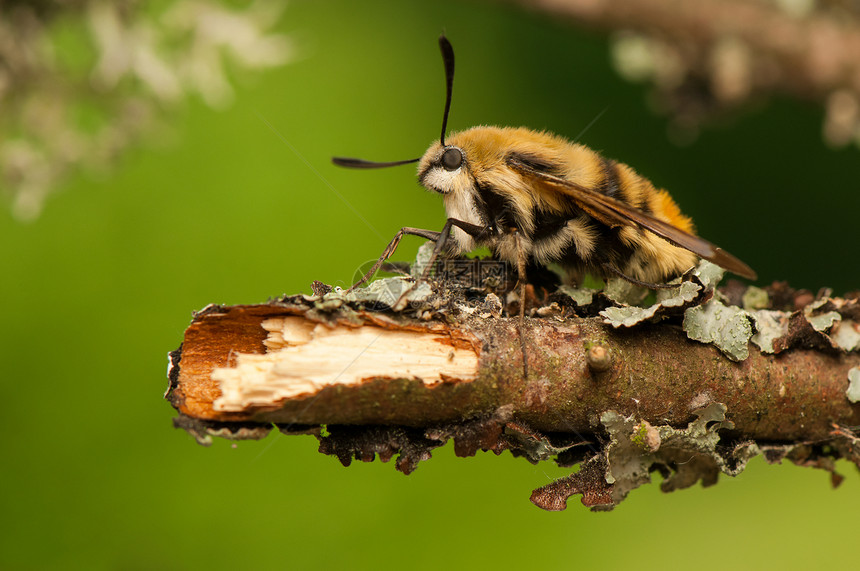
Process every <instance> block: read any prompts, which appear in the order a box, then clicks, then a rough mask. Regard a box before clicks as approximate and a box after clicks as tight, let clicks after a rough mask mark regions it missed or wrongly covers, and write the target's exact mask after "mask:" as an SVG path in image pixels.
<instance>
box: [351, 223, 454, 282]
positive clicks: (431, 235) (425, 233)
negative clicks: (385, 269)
mask: <svg viewBox="0 0 860 571" xmlns="http://www.w3.org/2000/svg"><path fill="white" fill-rule="evenodd" d="M406 234H409V235H410V236H420V237H421V238H426V239H428V240H432V241H434V242H436V243H437V246H438V243H439V237H440V235H441V234H440V233H439V232H433V231H432V230H422V229H421V228H410V227H408V226H407V227H404V228H401V229H400V231H399V232H398V233H397V234H395V236H394V238H393V239H392V240H391V242H389V243H388V246H386V247H385V250H384V251H383V252H382V255H381V256H379V259H378V260H376V263H375V264H373V267H372V268H370V270H369V271H368V272H367V273H366V274H364V276H362V278H361V279H360V280H358V281H357V282H355V283H354V284H352V287H350V288H349V289H348V290H347V293H349V292H351V291H352V290H354V289H355V288H357V287H358V286H360V285H362V284H364V283H366V282H367V280H369V279H370V278H372V277H373V274H375V273H376V271H377V270H378V269H379V267H380V266H381V265H382V264H383V262H385V260H387V259H388V258H390V257H391V255H392V254H393V253H394V251H395V250H396V249H397V246H398V245H399V244H400V241H401V240H402V239H403V236H405V235H406Z"/></svg>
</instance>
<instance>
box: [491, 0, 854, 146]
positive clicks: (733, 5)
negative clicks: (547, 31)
mask: <svg viewBox="0 0 860 571" xmlns="http://www.w3.org/2000/svg"><path fill="white" fill-rule="evenodd" d="M507 1H510V0H507ZM517 3H519V4H523V5H525V6H526V7H528V8H529V9H532V10H536V11H540V12H545V13H549V14H551V15H553V16H555V17H558V16H560V17H564V18H568V19H570V20H572V21H576V22H580V23H582V24H584V25H586V26H590V27H594V28H598V29H604V30H614V31H620V32H624V33H623V34H619V35H616V36H615V37H614V38H613V52H614V56H615V61H616V65H617V67H618V68H619V70H620V71H621V72H622V73H623V74H624V75H626V76H627V77H628V78H630V79H647V80H649V81H651V82H653V84H654V86H655V88H656V91H657V93H658V96H659V101H660V102H661V104H662V106H663V107H664V108H665V109H666V110H667V111H669V112H670V113H672V114H673V115H674V117H675V118H676V120H677V121H678V122H679V124H680V125H681V126H686V127H691V126H694V125H695V124H697V123H700V122H701V121H703V120H705V119H706V118H707V117H709V116H713V115H715V114H720V113H723V112H725V111H727V110H730V109H733V108H736V107H738V106H739V105H741V104H743V103H746V102H748V101H749V100H751V99H756V98H759V97H761V96H763V95H769V94H771V93H788V94H791V95H793V96H796V97H799V98H802V99H814V100H819V101H823V102H825V103H826V109H827V118H826V120H825V125H824V136H825V139H826V140H827V141H828V143H830V144H832V145H834V146H842V145H845V144H848V143H851V142H852V141H854V142H856V143H858V144H860V60H858V58H857V57H856V54H858V53H860V13H858V10H857V8H856V7H852V6H850V5H849V4H846V3H844V2H816V3H807V4H802V3H801V4H798V3H791V4H789V3H785V2H766V1H756V0H697V1H696V2H686V1H683V0H680V1H679V0H626V1H624V2H614V1H612V0H528V1H526V0H518V2H517Z"/></svg>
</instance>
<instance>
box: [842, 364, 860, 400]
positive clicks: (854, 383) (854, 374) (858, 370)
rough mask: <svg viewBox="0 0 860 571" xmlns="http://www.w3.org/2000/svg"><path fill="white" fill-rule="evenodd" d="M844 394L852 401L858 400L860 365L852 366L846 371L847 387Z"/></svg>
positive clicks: (859, 397) (859, 393)
mask: <svg viewBox="0 0 860 571" xmlns="http://www.w3.org/2000/svg"><path fill="white" fill-rule="evenodd" d="M845 396H847V397H848V400H850V401H851V402H853V403H857V402H860V367H853V368H852V369H850V370H849V371H848V389H847V390H846V391H845Z"/></svg>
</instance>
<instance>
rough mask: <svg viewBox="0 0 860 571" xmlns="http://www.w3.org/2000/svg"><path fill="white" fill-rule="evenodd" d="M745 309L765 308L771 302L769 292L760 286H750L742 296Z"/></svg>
mask: <svg viewBox="0 0 860 571" xmlns="http://www.w3.org/2000/svg"><path fill="white" fill-rule="evenodd" d="M741 300H742V303H743V306H744V309H746V310H747V311H755V310H757V309H764V308H766V307H767V306H768V305H769V304H770V297H769V296H768V295H767V292H766V291H765V290H763V289H761V288H759V287H755V286H749V287H748V288H747V290H746V291H745V292H744V295H743V297H742V298H741Z"/></svg>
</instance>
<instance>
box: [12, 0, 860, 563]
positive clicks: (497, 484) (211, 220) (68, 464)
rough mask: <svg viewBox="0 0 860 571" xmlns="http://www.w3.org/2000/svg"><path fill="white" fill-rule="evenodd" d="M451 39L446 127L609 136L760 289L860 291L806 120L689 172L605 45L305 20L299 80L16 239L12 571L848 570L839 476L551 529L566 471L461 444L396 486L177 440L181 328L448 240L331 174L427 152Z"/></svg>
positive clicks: (23, 228) (747, 129)
mask: <svg viewBox="0 0 860 571" xmlns="http://www.w3.org/2000/svg"><path fill="white" fill-rule="evenodd" d="M443 30H444V31H445V32H446V34H447V35H448V37H449V38H450V39H451V41H452V43H453V45H454V47H455V49H456V52H457V56H458V60H457V66H458V67H457V79H456V82H455V84H456V87H455V95H454V103H453V108H452V115H451V122H450V128H451V129H454V130H456V129H461V128H467V127H470V126H473V125H477V124H500V125H525V126H528V127H532V128H537V129H549V130H551V131H554V132H556V133H559V134H561V135H565V136H567V137H570V138H574V137H576V136H577V135H578V134H579V133H580V132H581V131H582V130H583V128H584V127H585V126H586V125H588V124H589V123H590V122H591V121H592V119H593V118H594V117H596V116H597V115H598V114H599V113H601V111H603V110H604V109H605V108H606V109H607V110H606V112H605V113H604V114H603V115H602V116H601V117H600V119H599V120H598V121H597V122H596V123H595V124H594V125H593V126H592V127H591V128H590V129H588V130H587V131H586V132H585V133H584V134H583V135H582V137H581V139H580V140H581V141H582V142H583V143H585V144H587V145H589V146H591V147H593V148H595V149H598V150H600V151H602V152H603V153H605V154H606V155H607V156H609V157H613V158H616V159H619V160H622V161H624V162H627V163H628V164H631V165H633V166H634V167H635V168H636V169H637V170H639V171H640V172H641V173H643V174H645V175H646V176H648V177H649V178H651V179H652V180H653V181H654V182H655V183H656V184H658V185H660V186H664V187H666V188H668V189H670V190H671V192H672V193H673V195H674V196H675V198H676V199H677V201H678V202H679V203H680V204H681V206H682V208H683V209H684V210H685V211H686V212H687V213H688V214H690V215H691V216H692V217H693V218H694V219H695V220H696V223H697V225H698V228H699V230H700V233H701V234H702V235H703V236H705V237H707V238H709V239H711V240H713V241H714V242H716V243H717V244H719V245H721V246H723V247H725V248H726V249H728V250H729V251H731V252H733V253H735V254H737V255H738V256H739V257H741V258H742V259H743V260H745V261H746V262H748V263H749V264H750V265H751V266H752V267H754V268H755V269H756V270H757V271H758V272H759V276H760V279H759V282H758V283H759V284H760V285H762V284H767V283H770V282H771V281H772V280H774V279H785V280H789V282H790V283H791V284H792V285H794V286H795V287H806V288H810V289H813V290H817V289H818V288H819V287H821V286H830V287H833V288H834V289H835V291H836V292H837V293H842V292H844V291H846V290H850V289H857V288H860V266H858V264H857V244H858V242H860V240H858V237H857V227H856V223H857V212H858V209H857V207H858V205H860V198H858V180H860V161H859V160H858V158H860V155H858V151H857V149H856V148H855V149H851V148H849V149H846V150H842V151H832V150H828V149H826V148H825V146H824V145H823V144H822V142H821V137H820V124H821V117H822V111H821V110H820V109H819V108H818V107H816V106H814V105H812V104H806V103H799V102H796V101H790V100H774V101H771V102H770V103H769V104H768V105H766V106H763V107H762V108H761V109H759V110H757V111H755V112H749V113H748V114H745V115H743V116H742V117H740V118H739V119H736V120H735V121H733V122H732V123H731V124H727V125H723V126H719V127H715V128H711V129H708V130H705V131H704V132H703V133H702V135H701V136H700V138H699V139H698V140H697V141H696V142H695V143H694V144H692V145H690V146H687V147H683V148H681V147H677V146H675V145H673V144H671V143H670V142H669V141H668V139H667V137H666V135H665V133H666V124H665V120H664V119H661V118H659V117H656V116H654V115H653V114H652V113H650V112H649V111H648V106H647V104H646V101H645V97H644V88H642V87H640V86H635V85H631V84H629V83H626V82H624V81H622V80H621V79H619V78H618V76H617V75H616V74H615V72H613V71H612V69H611V67H610V65H609V56H608V48H607V41H606V39H605V38H604V37H603V36H600V35H598V34H595V33H586V32H583V31H582V30H579V29H576V28H574V27H572V26H570V25H568V24H566V23H563V22H558V21H556V20H552V19H549V18H546V17H543V16H540V15H536V14H529V13H523V12H521V11H520V10H519V9H517V8H515V7H512V6H510V7H509V6H506V5H502V4H493V3H486V2H451V1H440V2H433V3H415V2H393V1H392V2H369V3H365V2H360V3H359V2H347V1H311V0H294V1H292V2H290V4H289V5H288V7H287V11H286V12H285V14H284V17H283V18H282V23H281V24H280V27H279V31H282V32H283V33H285V34H287V35H289V36H290V37H292V38H293V39H294V40H295V41H296V42H297V45H298V47H299V56H300V57H299V58H298V59H297V60H296V61H294V62H293V63H290V64H288V65H286V66H284V67H280V68H277V69H275V70H272V71H269V72H266V73H265V74H261V75H257V76H254V77H242V78H240V81H239V82H238V84H239V87H238V93H237V98H236V101H235V104H234V105H233V106H232V107H230V108H229V109H227V110H225V111H213V110H211V109H210V108H208V107H206V106H204V105H203V104H201V103H198V102H194V103H191V104H189V105H188V106H187V107H185V108H184V109H183V110H182V111H181V112H178V113H177V115H176V116H175V117H174V121H173V122H172V130H170V131H169V132H159V133H158V134H157V135H155V136H153V137H152V138H151V139H150V140H148V141H147V143H146V144H145V145H143V146H141V147H139V148H138V149H137V150H135V151H132V152H130V153H128V154H126V155H125V156H124V157H123V159H122V161H121V162H120V164H119V165H118V167H117V168H116V169H115V170H114V171H112V172H110V173H109V174H107V175H101V176H94V175H79V176H76V177H75V178H73V179H72V180H71V181H69V182H68V184H66V185H65V186H64V188H63V192H62V193H61V194H59V195H58V196H54V197H53V198H51V199H50V200H49V201H48V202H47V204H46V205H45V209H44V212H43V213H42V215H41V217H40V218H38V219H37V220H35V221H33V222H30V223H20V222H17V221H16V220H14V219H13V218H12V216H11V215H10V214H9V213H8V212H6V211H4V212H3V213H2V214H0V249H2V250H0V251H2V262H3V277H2V280H0V299H2V300H3V302H4V303H3V305H4V307H3V309H2V316H3V317H2V333H0V335H2V340H0V347H2V349H0V351H2V358H3V362H4V363H5V365H4V370H5V372H4V374H3V375H2V377H3V384H2V386H3V395H4V399H5V402H6V403H7V404H6V405H5V407H4V412H3V415H2V420H0V423H2V424H0V426H2V429H3V433H4V435H5V437H4V438H3V441H2V445H0V447H1V448H0V450H2V456H3V459H4V462H3V464H4V466H3V468H2V469H0V474H2V482H0V484H2V495H0V498H2V499H0V513H2V525H3V528H4V529H2V533H0V567H2V568H5V569H30V568H33V569H38V568H82V569H152V568H158V569H174V568H175V569H183V568H198V567H207V568H213V569H220V568H231V567H232V568H258V569H270V568H271V569H274V568H290V569H293V568H295V569H311V568H323V567H325V568H375V569H382V568H413V569H435V568H439V567H441V566H446V567H452V568H466V567H469V568H532V567H538V566H539V567H541V568H567V567H572V566H577V567H588V566H591V567H593V566H601V567H606V568H619V567H622V566H624V567H630V568H633V567H635V568H662V567H666V566H668V567H670V568H671V567H676V566H684V567H690V568H701V569H707V568H726V567H732V568H741V569H744V568H800V567H816V568H827V567H831V568H835V567H836V566H837V565H840V564H847V563H848V562H849V561H854V556H853V555H852V554H851V550H850V546H852V545H853V544H854V543H853V542H854V541H855V539H856V536H857V532H856V529H855V525H854V523H855V522H856V518H857V514H858V513H860V488H858V486H860V481H858V477H857V472H856V470H855V469H854V468H853V466H851V465H848V464H846V463H842V464H840V466H839V468H840V471H841V472H842V473H845V474H847V475H848V478H846V481H845V482H844V484H843V485H842V487H841V488H839V489H837V490H835V491H834V490H832V489H831V488H830V485H829V476H828V475H827V474H826V473H824V472H818V471H813V470H805V469H800V468H797V467H794V466H790V465H785V466H767V465H765V464H764V462H763V461H761V459H756V460H755V461H753V462H752V464H751V466H750V467H749V469H748V470H747V471H746V472H744V473H743V474H742V475H741V476H740V477H738V478H735V479H725V478H723V479H721V482H720V484H719V485H717V486H716V487H713V488H710V489H702V488H700V487H695V488H692V489H689V490H684V491H681V492H677V493H674V494H670V495H664V494H661V493H660V491H659V487H658V485H651V486H646V487H644V488H641V489H639V490H636V491H635V492H633V493H632V494H631V496H630V497H629V498H628V500H627V501H625V502H624V503H623V504H622V505H621V506H620V507H619V508H618V509H616V510H615V511H614V512H611V513H608V514H593V513H590V512H589V511H588V510H586V509H585V508H583V507H582V506H581V505H580V504H579V503H578V501H577V499H576V498H573V499H572V500H571V502H570V504H569V507H568V510H567V511H566V512H561V513H547V512H543V511H541V510H539V509H537V508H536V507H534V506H533V505H532V504H531V503H530V502H529V501H528V496H529V493H530V491H531V490H532V489H533V488H536V487H539V486H542V485H545V484H547V483H549V482H550V481H551V480H552V479H554V478H556V477H559V476H562V475H564V474H566V473H567V471H566V470H560V469H558V468H556V467H554V466H553V465H551V464H543V465H538V466H533V465H531V464H529V463H527V462H526V461H524V460H522V459H514V458H512V457H510V455H507V454H505V455H502V456H501V457H496V456H493V455H490V454H483V455H479V456H478V457H476V458H471V459H458V458H455V457H454V455H453V451H452V448H451V447H450V446H447V447H445V448H444V449H442V450H440V451H438V452H436V453H435V454H434V458H433V459H432V460H431V461H429V462H425V463H422V464H421V465H420V466H419V469H418V470H417V471H416V472H415V473H414V474H412V475H411V476H409V477H404V476H403V475H401V474H400V473H397V472H396V471H395V470H394V467H393V466H392V465H384V464H381V463H379V462H374V463H370V464H354V465H353V466H351V467H350V468H348V469H344V468H342V467H341V466H340V464H339V463H338V461H337V460H336V459H334V458H331V457H326V456H322V455H319V454H317V452H316V441H315V440H313V439H312V438H310V437H289V438H288V437H284V436H270V437H269V438H267V439H265V440H263V441H260V442H241V443H239V444H238V445H237V446H235V447H233V446H231V445H230V443H227V442H223V441H218V442H216V443H215V444H214V445H213V446H212V447H211V448H203V447H200V446H198V445H197V444H195V443H194V441H193V440H192V439H191V438H190V437H189V436H188V435H186V434H185V433H184V432H180V431H176V430H174V429H173V428H172V427H171V418H172V417H173V416H174V411H173V410H172V409H171V407H170V406H169V405H168V404H167V403H166V402H165V401H163V400H162V398H161V395H162V393H163V391H164V389H165V387H166V379H165V376H164V374H165V366H166V357H165V355H166V353H167V351H169V350H171V349H174V348H176V347H177V346H178V345H179V343H180V341H181V339H182V332H183V330H184V328H185V327H186V326H187V325H188V323H189V319H190V312H191V311H192V310H194V309H199V308H201V307H203V306H204V305H206V304H208V303H213V302H214V303H226V304H236V303H256V302H262V301H265V300H266V299H267V298H269V297H270V296H276V295H279V294H282V293H297V292H301V291H304V292H309V290H310V283H311V281H312V280H314V279H318V280H322V281H324V282H326V283H331V284H339V285H348V284H349V283H350V282H351V280H352V278H353V273H354V271H355V270H356V268H357V267H358V266H360V265H361V264H362V263H364V262H365V261H367V260H369V259H371V258H375V257H376V256H377V255H378V254H379V252H380V251H381V250H382V248H383V247H384V245H385V244H386V243H387V241H388V240H389V239H390V237H391V236H393V235H394V233H395V232H396V231H397V230H398V229H399V228H400V227H401V226H403V225H409V226H418V227H423V228H434V229H435V228H439V227H440V226H441V225H442V222H443V219H444V213H443V209H442V206H441V203H440V201H439V198H438V197H437V196H434V195H431V194H430V193H427V192H424V191H422V190H421V189H420V188H419V187H418V186H417V184H416V182H415V179H414V173H413V171H412V169H411V168H410V167H403V168H399V169H388V170H384V171H373V172H358V171H348V170H337V169H336V168H335V167H333V166H331V165H330V163H329V157H330V156H331V155H333V154H340V155H350V156H362V157H366V158H374V159H379V160H386V159H400V158H410V157H414V156H418V155H420V154H421V153H422V152H423V151H424V149H425V148H426V146H427V145H428V144H429V143H430V142H431V140H433V139H434V138H435V137H437V136H438V130H439V123H440V118H441V110H442V104H443V96H444V93H443V92H444V87H443V75H442V64H441V62H440V58H439V54H438V49H437V47H436V38H437V36H438V35H439V33H440V31H443ZM305 161H306V162H305ZM333 189H336V190H333ZM347 203H348V204H347ZM349 205H351V207H350V206H349ZM354 211H357V212H358V213H360V216H358V215H357V214H356V213H355V212H354ZM418 243H419V241H418V240H407V241H405V242H404V246H403V248H401V250H400V251H399V253H398V257H399V258H401V259H407V260H408V259H410V258H411V256H412V254H413V253H414V251H415V250H416V249H417V246H418ZM656 479H657V480H659V478H656Z"/></svg>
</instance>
